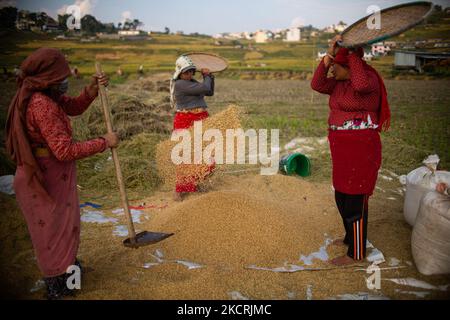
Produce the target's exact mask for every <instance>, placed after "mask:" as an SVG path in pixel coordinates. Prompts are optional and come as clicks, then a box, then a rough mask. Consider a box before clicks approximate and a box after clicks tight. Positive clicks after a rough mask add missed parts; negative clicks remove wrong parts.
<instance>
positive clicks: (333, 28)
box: [323, 21, 347, 33]
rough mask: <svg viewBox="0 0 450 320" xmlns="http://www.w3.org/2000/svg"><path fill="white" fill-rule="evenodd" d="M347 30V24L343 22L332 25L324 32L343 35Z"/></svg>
mask: <svg viewBox="0 0 450 320" xmlns="http://www.w3.org/2000/svg"><path fill="white" fill-rule="evenodd" d="M345 29H347V24H346V23H344V22H342V21H341V22H339V23H338V24H332V25H331V26H328V27H326V28H325V29H324V30H323V31H324V32H325V33H336V32H338V33H341V32H342V31H344V30H345Z"/></svg>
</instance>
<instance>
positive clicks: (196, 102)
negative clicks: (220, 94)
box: [175, 75, 214, 110]
mask: <svg viewBox="0 0 450 320" xmlns="http://www.w3.org/2000/svg"><path fill="white" fill-rule="evenodd" d="M213 95H214V76H212V75H207V76H204V77H203V83H201V82H198V81H197V80H195V79H192V80H190V81H189V80H181V79H178V80H177V81H176V82H175V100H176V102H177V110H189V109H194V108H199V107H202V108H207V107H208V106H207V104H206V101H205V96H207V97H211V96H213Z"/></svg>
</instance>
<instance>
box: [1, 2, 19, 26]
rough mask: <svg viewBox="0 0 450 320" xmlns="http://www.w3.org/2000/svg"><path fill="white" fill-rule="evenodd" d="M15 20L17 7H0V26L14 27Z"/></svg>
mask: <svg viewBox="0 0 450 320" xmlns="http://www.w3.org/2000/svg"><path fill="white" fill-rule="evenodd" d="M16 20H17V8H15V7H4V8H1V9H0V28H4V29H15V28H16Z"/></svg>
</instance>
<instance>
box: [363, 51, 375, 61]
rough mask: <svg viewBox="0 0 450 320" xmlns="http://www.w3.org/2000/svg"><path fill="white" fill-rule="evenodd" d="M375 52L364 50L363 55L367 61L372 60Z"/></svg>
mask: <svg viewBox="0 0 450 320" xmlns="http://www.w3.org/2000/svg"><path fill="white" fill-rule="evenodd" d="M373 57H374V56H373V54H372V53H371V52H369V53H367V52H364V57H363V59H364V60H365V61H372V59H373Z"/></svg>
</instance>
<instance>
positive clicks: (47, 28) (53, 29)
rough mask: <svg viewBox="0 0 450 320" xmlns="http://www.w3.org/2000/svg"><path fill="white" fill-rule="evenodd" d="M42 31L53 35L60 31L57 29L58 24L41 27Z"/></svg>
mask: <svg viewBox="0 0 450 320" xmlns="http://www.w3.org/2000/svg"><path fill="white" fill-rule="evenodd" d="M42 31H45V32H48V33H53V32H60V31H61V29H60V28H59V24H57V23H47V24H45V25H43V26H42Z"/></svg>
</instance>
